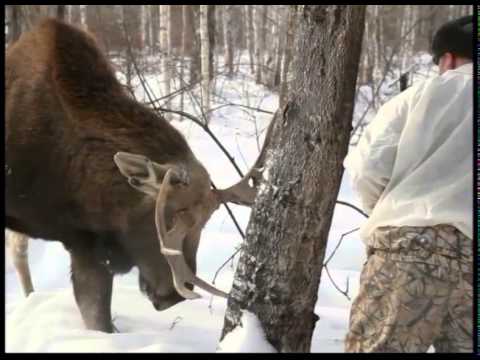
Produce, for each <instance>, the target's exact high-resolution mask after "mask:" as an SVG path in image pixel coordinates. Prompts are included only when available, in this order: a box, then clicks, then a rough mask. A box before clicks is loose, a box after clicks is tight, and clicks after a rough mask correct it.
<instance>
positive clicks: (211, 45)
mask: <svg viewBox="0 0 480 360" xmlns="http://www.w3.org/2000/svg"><path fill="white" fill-rule="evenodd" d="M206 6H207V26H208V76H209V78H210V81H212V80H213V79H214V75H215V62H214V55H215V47H216V43H217V41H216V38H215V27H216V20H215V8H216V5H206Z"/></svg>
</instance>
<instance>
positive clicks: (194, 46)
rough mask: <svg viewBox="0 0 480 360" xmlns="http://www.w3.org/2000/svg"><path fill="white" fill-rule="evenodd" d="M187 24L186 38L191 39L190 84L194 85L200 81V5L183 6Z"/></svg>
mask: <svg viewBox="0 0 480 360" xmlns="http://www.w3.org/2000/svg"><path fill="white" fill-rule="evenodd" d="M185 6H187V8H186V11H187V13H186V16H187V19H188V21H187V22H186V24H187V29H186V30H187V34H188V35H187V36H188V37H189V38H190V39H191V51H190V83H191V84H194V83H196V82H198V81H199V80H200V77H201V74H200V73H201V54H200V52H201V46H200V29H199V28H200V26H199V24H200V22H199V21H198V17H199V16H200V5H185Z"/></svg>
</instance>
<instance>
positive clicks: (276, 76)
mask: <svg viewBox="0 0 480 360" xmlns="http://www.w3.org/2000/svg"><path fill="white" fill-rule="evenodd" d="M286 9H287V8H286V7H285V5H281V6H279V7H278V8H277V9H276V12H275V33H274V36H275V38H276V47H275V53H274V59H275V65H274V69H273V73H272V79H271V87H272V88H273V89H278V87H279V86H280V79H281V71H282V59H283V54H284V53H285V42H286V38H287V34H286V27H285V26H284V25H283V19H286V18H287V17H288V14H287V12H286V11H287V10H286Z"/></svg>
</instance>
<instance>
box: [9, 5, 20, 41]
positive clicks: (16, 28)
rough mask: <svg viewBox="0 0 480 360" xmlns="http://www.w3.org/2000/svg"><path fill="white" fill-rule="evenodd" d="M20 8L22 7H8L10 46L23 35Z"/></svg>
mask: <svg viewBox="0 0 480 360" xmlns="http://www.w3.org/2000/svg"><path fill="white" fill-rule="evenodd" d="M20 6H21V5H8V7H7V16H8V44H9V45H12V44H13V43H14V42H15V41H17V40H18V38H19V37H20V34H21V27H20Z"/></svg>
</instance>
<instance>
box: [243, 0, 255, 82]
mask: <svg viewBox="0 0 480 360" xmlns="http://www.w3.org/2000/svg"><path fill="white" fill-rule="evenodd" d="M244 6H245V7H246V9H245V10H246V16H245V19H246V22H247V25H246V32H247V47H248V56H249V59H250V71H251V73H252V74H254V73H255V34H254V29H253V6H252V5H244Z"/></svg>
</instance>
